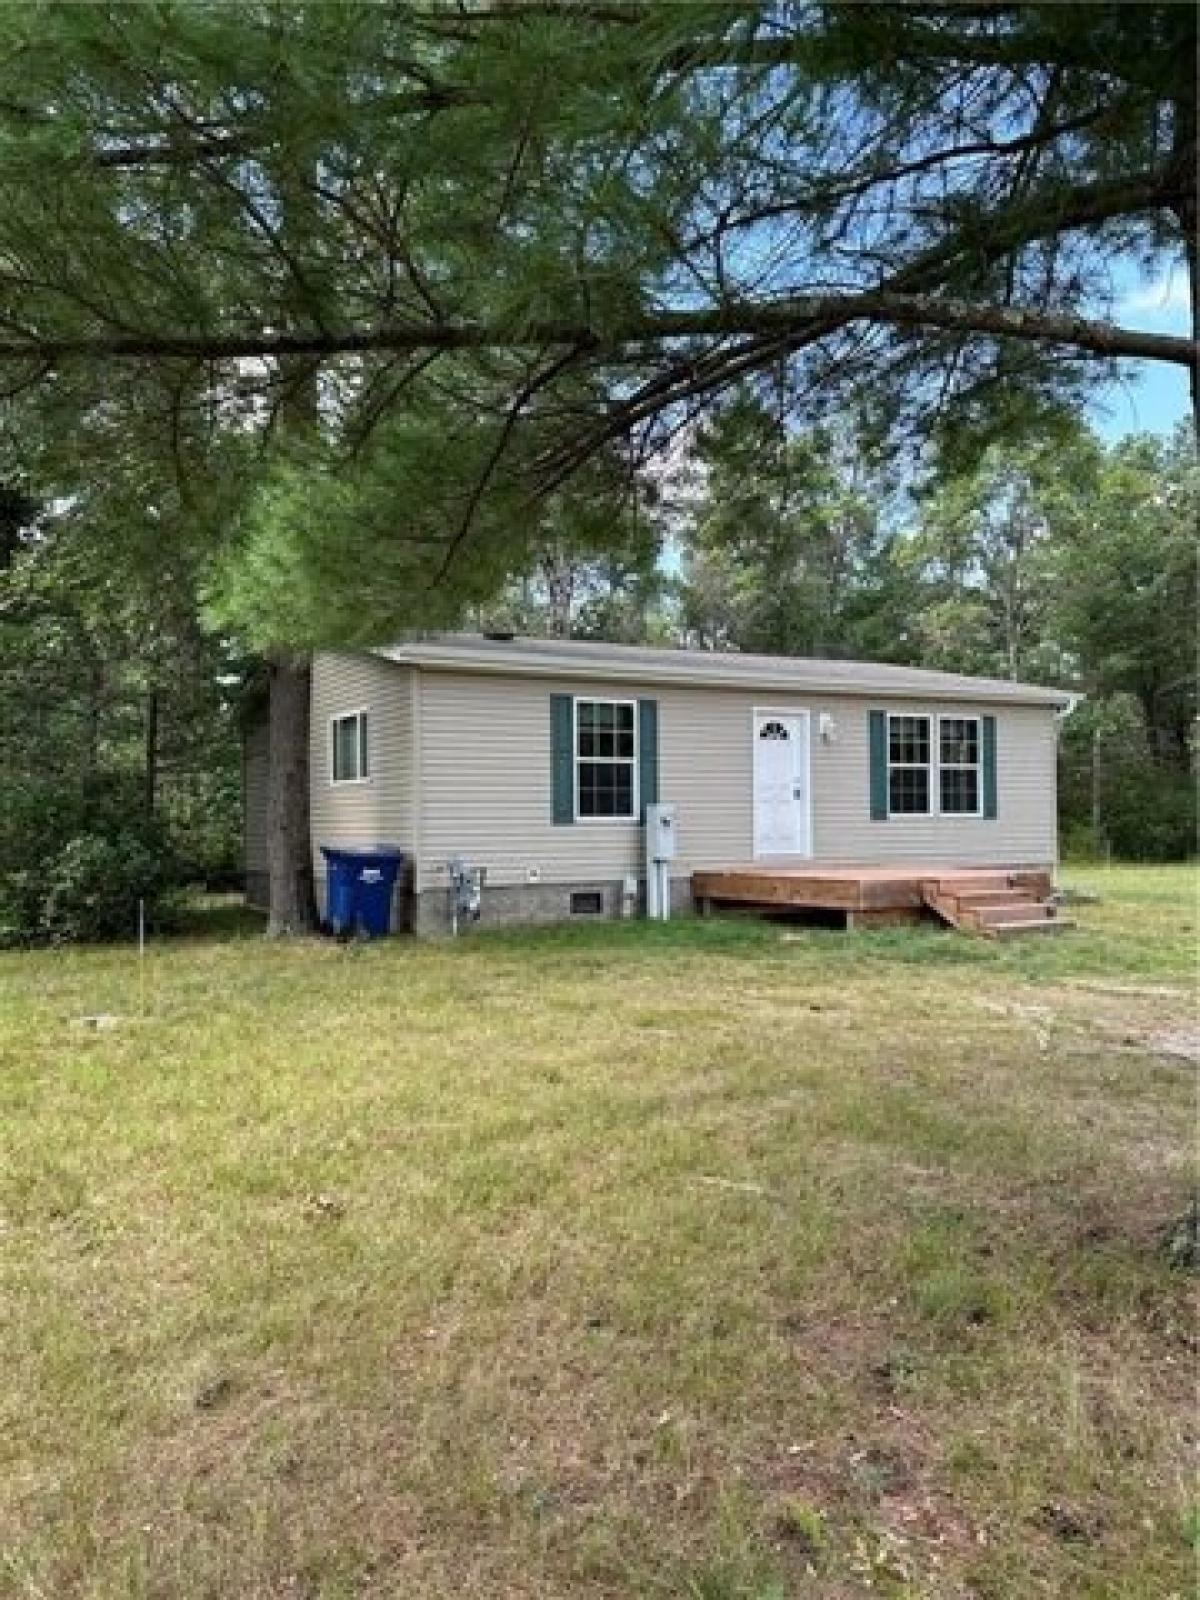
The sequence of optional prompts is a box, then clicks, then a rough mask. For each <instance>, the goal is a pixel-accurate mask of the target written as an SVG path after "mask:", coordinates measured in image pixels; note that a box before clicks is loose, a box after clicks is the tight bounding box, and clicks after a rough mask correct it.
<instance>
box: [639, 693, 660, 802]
mask: <svg viewBox="0 0 1200 1600" xmlns="http://www.w3.org/2000/svg"><path fill="white" fill-rule="evenodd" d="M638 793H639V794H640V796H641V802H642V821H643V822H644V821H645V820H646V807H647V806H653V805H657V804H658V701H657V700H639V701H638Z"/></svg>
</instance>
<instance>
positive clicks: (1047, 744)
mask: <svg viewBox="0 0 1200 1600" xmlns="http://www.w3.org/2000/svg"><path fill="white" fill-rule="evenodd" d="M821 709H823V710H827V711H829V712H830V713H831V715H832V716H833V718H834V721H835V724H836V730H837V731H836V736H835V739H834V742H833V744H831V745H822V743H821V741H820V739H819V738H817V737H816V736H815V734H816V718H815V717H814V719H813V728H814V739H813V791H814V802H815V814H814V818H813V849H814V854H815V855H816V856H818V857H820V858H823V859H825V860H829V861H833V860H843V861H855V862H878V863H888V862H893V861H896V862H901V861H932V862H939V861H944V862H947V863H955V862H962V863H964V864H966V865H970V864H972V863H980V864H987V863H992V862H996V863H1002V864H1008V865H1013V866H1021V865H1026V864H1028V865H1030V866H1040V865H1043V864H1049V863H1051V862H1053V861H1055V860H1056V859H1057V854H1058V840H1057V802H1056V765H1057V728H1056V724H1055V717H1054V713H1053V712H1052V711H1051V710H1049V709H1048V708H1043V707H1041V706H1014V705H1007V706H1006V705H987V704H983V703H980V704H978V705H967V704H963V703H961V702H955V703H954V704H940V705H939V704H938V703H937V702H935V701H926V700H880V699H875V700H859V699H850V698H847V699H846V700H845V701H842V702H840V703H839V701H838V700H835V699H827V700H824V701H822V702H821ZM872 709H876V710H883V711H891V712H896V713H898V714H900V715H904V714H905V713H909V714H915V715H918V716H923V715H926V714H928V715H933V716H936V714H937V713H938V712H939V711H941V712H943V713H946V714H948V715H950V716H955V717H971V716H979V717H982V716H993V717H995V719H996V813H997V814H996V816H995V818H994V819H992V820H988V819H985V818H983V817H941V816H931V817H889V818H888V820H887V821H886V822H872V821H871V815H870V803H869V801H870V781H871V758H870V747H869V743H868V712H869V711H871V710H872ZM934 737H935V738H936V730H935V733H934ZM935 781H936V777H935Z"/></svg>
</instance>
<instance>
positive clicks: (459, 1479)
mask: <svg viewBox="0 0 1200 1600" xmlns="http://www.w3.org/2000/svg"><path fill="white" fill-rule="evenodd" d="M1068 879H1069V881H1070V880H1072V879H1073V880H1074V881H1077V882H1080V883H1082V884H1086V885H1088V886H1090V887H1094V888H1095V889H1096V890H1098V892H1099V893H1100V894H1101V896H1102V903H1101V904H1099V905H1096V906H1085V907H1082V908H1081V909H1080V910H1078V911H1077V912H1076V913H1075V915H1076V916H1077V917H1078V919H1079V922H1080V927H1079V929H1078V931H1076V932H1075V933H1073V934H1068V935H1065V936H1063V937H1061V938H1059V939H1056V940H1043V941H1027V942H1024V943H1019V944H1018V943H1013V944H1010V945H1007V946H1003V947H1001V946H997V945H994V944H991V943H985V942H981V941H973V940H970V939H967V938H964V937H962V936H958V935H954V934H948V933H941V932H939V931H937V930H935V929H929V930H923V929H922V930H912V931H897V932H891V933H880V934H855V935H849V936H847V935H844V934H838V933H821V932H811V933H797V932H795V931H794V930H787V929H781V928H780V927H778V926H771V925H766V924H758V923H754V922H742V921H721V920H714V921H712V922H692V923H682V922H680V923H676V924H672V925H670V926H668V927H662V926H652V925H646V924H637V925H627V926H607V927H602V928H601V927H592V928H572V929H568V930H560V931H556V932H546V933H539V934H486V933H477V934H474V935H472V936H471V937H470V938H467V939H464V940H462V941H461V942H460V943H458V944H457V945H449V944H443V945H433V944H425V945H414V944H411V943H405V942H399V941H398V942H393V943H388V944H382V945H376V946H369V947H354V948H341V947H339V946H337V945H334V944H330V943H324V942H313V943H306V944H301V945H298V946H291V947H274V946H268V945H266V944H264V943H263V942H262V941H260V940H259V939H258V938H257V937H256V936H255V935H254V933H253V927H254V925H253V924H251V923H250V922H249V921H246V920H243V919H240V918H236V917H235V918H229V917H226V918H225V919H224V923H225V925H224V926H221V925H220V923H221V921H222V919H221V918H219V917H218V918H214V919H212V926H209V927H207V928H200V929H198V931H197V932H196V934H195V935H194V936H192V937H188V938H181V939H178V940H175V941H172V942H170V943H167V944H163V945H160V946H157V947H154V948H153V949H152V950H151V953H150V954H149V956H148V957H147V960H146V962H145V967H144V973H143V976H142V980H141V981H140V982H139V974H138V968H137V961H136V956H135V955H134V954H133V953H132V952H131V951H130V950H129V949H124V948H121V949H118V948H111V949H103V950H89V951H83V952H57V953H41V954H31V955H28V954H27V955H21V954H17V955H9V956H5V957H3V958H0V1052H2V1056H0V1351H2V1352H3V1360H4V1373H3V1382H2V1383H0V1594H5V1595H7V1594H12V1595H19V1596H26V1595H28V1596H31V1597H53V1600H60V1597H67V1596H72V1597H73V1596H88V1597H105V1600H138V1597H143V1596H146V1597H148V1596H163V1597H176V1596H180V1597H189V1600H190V1597H194V1596H213V1597H218V1596H219V1597H235V1600H250V1597H265V1596H280V1597H284V1596H289V1597H303V1596H314V1597H315V1596H321V1597H331V1600H332V1597H343V1596H344V1597H350V1596H396V1597H405V1600H409V1597H412V1600H421V1597H433V1596H436V1597H439V1600H440V1597H449V1596H455V1597H458V1596H490V1597H497V1596H503V1597H508V1596H529V1597H538V1600H546V1597H556V1596H566V1595H571V1596H614V1597H615V1596H646V1597H663V1600H665V1597H668V1596H681V1597H683V1596H686V1597H693V1600H780V1597H783V1596H791V1595H799V1596H806V1595H813V1596H821V1597H823V1600H825V1597H850V1596H860V1595H863V1596H866V1595H884V1596H905V1597H917V1596H920V1597H965V1596H978V1597H985V1600H986V1597H992V1596H1010V1595H1011V1596H1022V1597H1024V1596H1031V1595H1037V1596H1041V1595H1060V1596H1064V1597H1065V1596H1070V1597H1072V1600H1075V1597H1080V1596H1085V1597H1086V1596H1094V1597H1101V1596H1103V1597H1106V1600H1109V1597H1120V1596H1128V1597H1130V1600H1133V1597H1136V1600H1148V1597H1150V1596H1155V1597H1165V1596H1169V1595H1172V1594H1175V1595H1179V1596H1181V1597H1182V1596H1184V1595H1190V1594H1191V1593H1192V1585H1193V1571H1194V1569H1193V1559H1192V1554H1191V1547H1190V1543H1189V1541H1190V1540H1191V1538H1192V1537H1193V1536H1194V1534H1195V1531H1196V1512H1195V1508H1194V1501H1193V1499H1192V1498H1191V1496H1190V1488H1189V1478H1188V1473H1189V1471H1190V1466H1189V1457H1188V1453H1187V1452H1188V1449H1189V1444H1190V1441H1189V1438H1188V1434H1189V1432H1190V1430H1191V1427H1192V1423H1193V1394H1194V1390H1193V1382H1194V1376H1195V1360H1194V1356H1195V1349H1196V1337H1195V1334H1196V1325H1195V1321H1194V1317H1193V1309H1192V1304H1191V1285H1190V1283H1189V1280H1188V1275H1187V1273H1186V1272H1184V1271H1182V1270H1180V1269H1179V1268H1178V1267H1172V1266H1171V1265H1170V1264H1169V1262H1168V1261H1167V1260H1166V1259H1165V1257H1164V1255H1163V1254H1162V1252H1161V1251H1160V1249H1159V1244H1158V1232H1159V1229H1160V1227H1161V1225H1162V1224H1163V1223H1165V1222H1166V1221H1167V1219H1169V1218H1170V1217H1171V1216H1172V1215H1173V1214H1176V1213H1179V1212H1180V1211H1181V1210H1182V1209H1183V1208H1184V1206H1185V1205H1186V1200H1187V1195H1188V1191H1189V1182H1190V1177H1191V1172H1190V1159H1191V1148H1190V1147H1191V1143H1192V1135H1193V1112H1194V1100H1193V1090H1192V1084H1191V1064H1190V1063H1189V1061H1188V1059H1187V1055H1188V1052H1189V1049H1194V1043H1195V1030H1196V1012H1195V1004H1194V991H1193V975H1194V965H1195V948H1196V877H1195V875H1194V874H1193V873H1191V872H1190V871H1188V870H1186V869H1182V868H1180V869H1155V870H1136V871H1135V870H1132V869H1115V870H1110V871H1105V870H1100V869H1097V870H1087V871H1083V870H1080V871H1077V872H1075V873H1073V874H1068ZM97 1013H106V1014H110V1015H109V1018H108V1021H107V1024H106V1025H104V1026H100V1027H95V1026H90V1025H88V1024H87V1023H86V1022H84V1021H83V1020H82V1019H83V1018H85V1017H87V1016H91V1015H94V1014H97Z"/></svg>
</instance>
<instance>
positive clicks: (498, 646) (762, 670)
mask: <svg viewBox="0 0 1200 1600" xmlns="http://www.w3.org/2000/svg"><path fill="white" fill-rule="evenodd" d="M538 642H539V643H541V642H542V641H538ZM545 643H546V644H547V645H548V646H551V647H552V646H553V645H554V644H555V643H556V641H545ZM560 648H561V649H562V652H563V654H562V656H560V657H557V658H555V657H553V656H549V655H547V656H541V657H538V656H526V655H522V654H521V653H520V651H519V650H517V651H512V650H506V648H505V645H504V644H503V643H499V642H493V641H490V640H489V641H484V640H482V639H481V640H480V642H479V645H478V646H477V647H476V646H473V645H472V644H471V643H470V642H468V641H467V640H463V639H455V640H454V642H450V641H448V640H438V639H417V640H412V641H405V642H403V643H400V644H396V645H386V646H379V647H376V648H374V649H372V650H370V651H369V652H368V653H369V654H371V655H375V656H378V657H381V658H382V659H384V660H387V661H392V662H395V663H396V664H397V665H400V666H411V667H418V668H421V669H422V670H427V671H434V672H466V673H472V674H482V675H486V676H499V677H531V678H559V679H561V678H576V679H580V680H585V681H607V682H610V683H622V684H627V683H660V684H671V685H681V686H686V687H692V688H705V687H708V688H714V689H716V688H719V689H750V690H755V691H759V692H766V693H771V694H780V693H796V692H802V691H804V692H817V693H820V694H828V695H837V696H843V697H850V698H861V697H862V696H864V695H874V696H876V697H878V698H881V699H891V700H914V699H920V698H922V696H927V697H929V698H933V699H939V700H953V701H962V702H972V701H973V702H979V703H995V704H1010V705H1028V706H1046V707H1048V708H1051V709H1061V708H1063V707H1068V706H1070V705H1071V704H1072V702H1073V701H1076V700H1077V699H1078V695H1077V694H1076V693H1075V692H1074V691H1072V690H1067V689H1057V688H1051V687H1049V686H1046V685H1041V684H1029V683H1008V682H1005V681H1002V680H997V679H993V678H972V677H969V676H967V675H965V674H963V675H959V674H942V673H940V672H937V671H933V670H931V669H928V668H920V667H912V668H898V667H897V668H892V669H891V670H893V671H897V672H899V671H904V672H912V673H913V674H914V675H920V676H919V677H918V678H917V681H915V682H894V681H889V678H888V676H887V675H886V674H887V673H888V670H889V669H888V666H887V664H885V663H873V662H852V663H841V664H842V665H843V666H845V665H852V666H858V667H861V668H862V669H863V678H862V680H861V681H859V682H850V683H848V682H846V681H845V679H844V678H841V677H839V676H837V675H835V674H822V672H821V670H820V667H821V662H820V661H819V660H816V659H812V660H810V659H807V658H799V657H789V656H780V657H778V665H779V668H780V670H779V671H773V670H772V667H771V664H770V661H769V659H768V658H763V657H749V656H743V655H738V654H736V653H734V652H729V653H728V654H727V655H725V654H722V653H720V652H716V651H714V652H711V653H705V654H704V655H703V657H702V662H703V664H702V665H700V664H698V662H697V656H698V654H699V652H684V651H675V650H663V651H662V652H661V654H656V655H655V656H654V658H653V659H652V660H650V661H647V660H646V659H645V657H643V656H640V655H639V656H638V657H637V658H636V659H622V658H621V656H619V655H615V656H606V657H600V656H598V655H596V654H595V653H592V654H588V653H587V652H588V643H587V642H584V641H577V642H571V643H566V642H564V643H563V644H562V645H561V646H560ZM602 648H605V649H620V648H621V647H619V646H604V647H602ZM646 648H647V649H648V650H652V649H653V647H652V646H647V647H646ZM574 650H578V651H579V652H580V653H579V654H578V656H575V657H574V658H573V659H572V655H573V652H574ZM725 662H728V663H729V665H728V666H726V665H725V664H724V663H725ZM734 663H736V665H734ZM876 666H878V667H880V669H881V670H880V673H879V675H878V676H876V675H875V674H874V673H873V672H872V668H873V667H876ZM801 667H803V668H804V669H807V670H805V671H804V673H803V677H801V675H800V672H799V671H798V670H797V669H799V668H801ZM926 674H928V678H927V681H925V682H922V681H920V680H921V678H924V677H925V675H926Z"/></svg>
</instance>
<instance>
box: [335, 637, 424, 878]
mask: <svg viewBox="0 0 1200 1600" xmlns="http://www.w3.org/2000/svg"><path fill="white" fill-rule="evenodd" d="M412 708H413V672H412V669H411V668H409V667H401V666H396V665H394V664H393V663H391V662H387V661H383V660H380V659H379V658H378V657H375V656H367V655H344V654H321V655H318V656H316V657H314V659H313V675H312V719H311V727H310V746H309V760H310V764H311V770H310V784H311V802H312V840H313V865H314V868H315V871H316V879H317V902H318V905H320V906H321V907H322V908H323V907H324V903H325V860H324V857H323V856H322V855H321V850H320V847H321V845H323V844H335V845H338V844H340V845H352V844H364V845H365V844H395V845H399V846H400V847H401V848H402V849H404V850H406V851H408V852H410V853H411V852H412V851H413V849H414V829H413V822H414V816H415V803H414V772H415V767H414V759H413V710H412ZM352 711H365V712H366V713H367V740H368V760H369V766H370V775H369V777H368V778H367V779H366V780H365V781H364V782H359V783H337V784H335V783H334V782H333V781H332V763H331V759H330V757H331V745H330V737H331V736H330V719H331V718H332V717H336V716H344V715H346V713H348V712H352Z"/></svg>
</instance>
